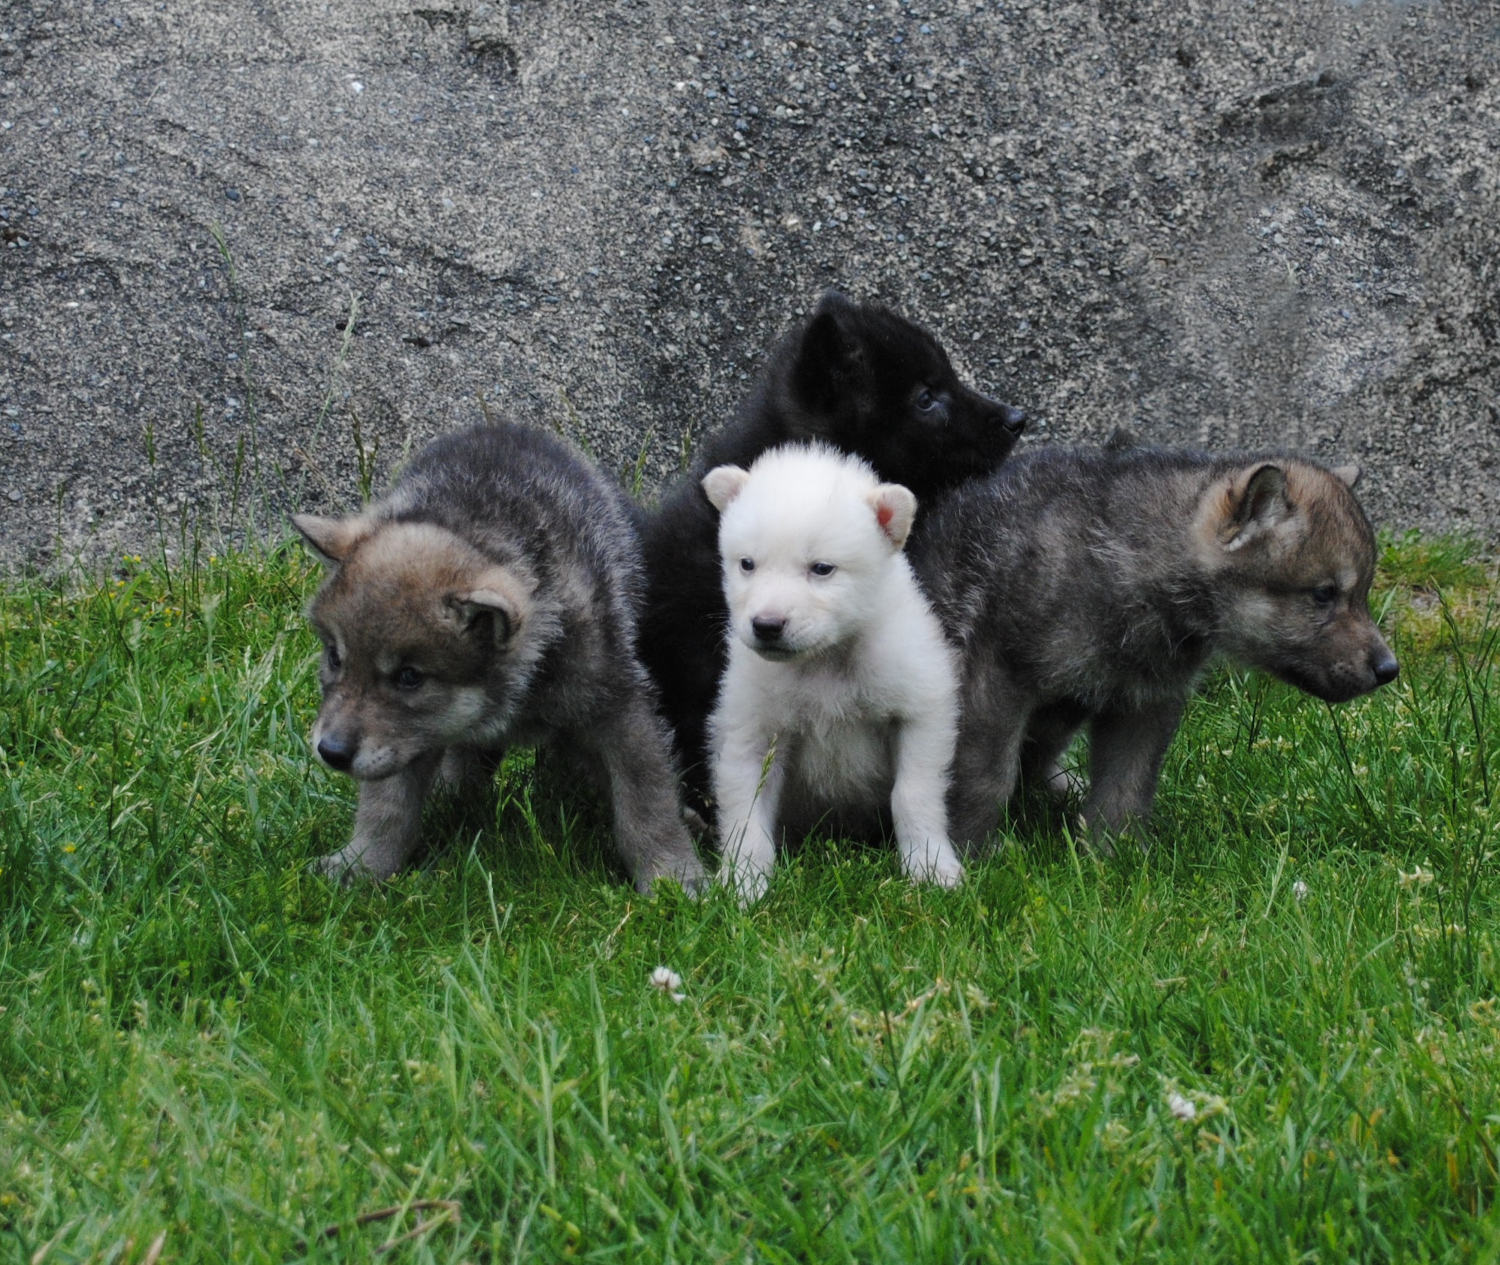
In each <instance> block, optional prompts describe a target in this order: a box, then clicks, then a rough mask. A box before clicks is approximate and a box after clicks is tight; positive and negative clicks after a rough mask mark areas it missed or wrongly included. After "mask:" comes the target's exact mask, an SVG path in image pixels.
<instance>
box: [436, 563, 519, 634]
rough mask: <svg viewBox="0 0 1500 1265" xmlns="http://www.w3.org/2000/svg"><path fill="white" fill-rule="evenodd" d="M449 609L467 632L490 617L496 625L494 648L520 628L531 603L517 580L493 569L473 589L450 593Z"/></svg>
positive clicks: (478, 580) (497, 569)
mask: <svg viewBox="0 0 1500 1265" xmlns="http://www.w3.org/2000/svg"><path fill="white" fill-rule="evenodd" d="M444 601H445V603H446V604H447V607H448V609H449V610H450V611H451V612H453V614H454V615H455V616H457V618H458V619H459V621H460V622H461V623H462V625H463V627H464V628H466V629H468V628H472V627H474V626H475V625H476V624H477V623H478V622H479V621H480V620H481V619H484V618H486V617H488V618H489V619H490V620H492V621H493V624H494V636H495V645H496V646H497V647H499V646H505V645H506V644H508V643H509V642H510V640H511V638H513V637H514V636H515V635H516V633H517V631H518V630H519V629H520V627H521V621H522V619H523V618H524V617H525V614H526V611H527V608H528V606H529V602H528V599H527V595H526V592H525V590H524V589H522V587H521V586H520V585H519V584H518V583H517V582H516V577H515V576H514V575H512V574H511V573H510V572H509V571H507V570H506V569H505V568H504V567H490V568H489V570H487V571H484V572H481V573H480V574H479V575H478V576H476V577H475V578H474V587H473V588H471V589H468V590H466V591H464V592H455V593H449V594H448V596H447V597H446V598H445V599H444Z"/></svg>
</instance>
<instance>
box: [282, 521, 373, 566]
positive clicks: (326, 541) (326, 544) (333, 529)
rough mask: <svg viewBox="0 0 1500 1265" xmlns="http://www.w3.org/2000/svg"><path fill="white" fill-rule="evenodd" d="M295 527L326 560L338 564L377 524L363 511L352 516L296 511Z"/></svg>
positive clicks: (319, 555)
mask: <svg viewBox="0 0 1500 1265" xmlns="http://www.w3.org/2000/svg"><path fill="white" fill-rule="evenodd" d="M292 526H293V527H295V528H296V529H297V530H298V531H299V532H301V533H302V539H303V540H305V541H307V543H308V544H309V545H310V546H311V547H312V550H313V552H314V553H316V554H317V555H318V557H320V558H322V559H323V561H324V562H327V563H329V564H336V563H340V562H342V561H343V560H344V559H345V558H347V557H348V556H349V551H350V550H352V549H353V548H354V546H355V545H357V544H359V542H360V541H361V540H363V539H364V538H365V537H366V536H368V535H369V534H370V531H371V529H372V527H373V524H372V523H371V522H370V520H369V519H368V518H366V517H365V516H364V515H363V514H355V515H353V516H352V517H350V518H323V517H321V516H320V515H317V514H293V515H292Z"/></svg>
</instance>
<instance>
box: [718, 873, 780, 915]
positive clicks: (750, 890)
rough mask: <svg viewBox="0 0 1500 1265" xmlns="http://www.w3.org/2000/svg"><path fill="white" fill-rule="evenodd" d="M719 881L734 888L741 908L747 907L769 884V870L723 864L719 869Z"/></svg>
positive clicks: (764, 891) (764, 892) (759, 896)
mask: <svg viewBox="0 0 1500 1265" xmlns="http://www.w3.org/2000/svg"><path fill="white" fill-rule="evenodd" d="M719 882H720V883H721V884H723V885H724V886H725V887H729V888H732V889H733V890H734V893H735V895H736V896H738V897H739V899H740V908H741V909H749V908H750V906H751V905H753V904H755V902H756V901H758V900H759V899H760V898H761V897H762V896H764V895H765V894H766V888H768V887H769V886H770V885H771V872H770V870H765V869H760V868H759V867H752V866H744V865H741V866H734V865H725V866H723V867H722V868H721V869H720V870H719Z"/></svg>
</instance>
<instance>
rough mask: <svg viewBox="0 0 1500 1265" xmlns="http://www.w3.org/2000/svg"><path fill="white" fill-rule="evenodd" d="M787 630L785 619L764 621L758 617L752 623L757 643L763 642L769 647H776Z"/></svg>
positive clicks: (751, 626) (751, 627)
mask: <svg viewBox="0 0 1500 1265" xmlns="http://www.w3.org/2000/svg"><path fill="white" fill-rule="evenodd" d="M785 628H786V620H784V619H762V618H761V617H760V616H759V615H757V616H756V617H755V618H754V619H752V620H751V621H750V629H751V631H752V632H753V633H754V634H755V639H756V641H763V642H765V643H766V644H767V645H775V643H776V642H778V641H780V640H781V634H782V631H783V630H784V629H785Z"/></svg>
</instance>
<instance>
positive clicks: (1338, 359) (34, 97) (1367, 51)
mask: <svg viewBox="0 0 1500 1265" xmlns="http://www.w3.org/2000/svg"><path fill="white" fill-rule="evenodd" d="M1497 260H1500V5H1497V4H1495V3H1492V2H1490V0H1426V2H1424V0H1402V2H1396V0H1359V2H1355V0H1094V2H1093V3H1067V2H1065V0H1007V2H1005V3H999V2H996V0H984V2H983V3H981V2H980V0H942V2H938V0H932V2H931V3H927V2H923V0H913V2H912V3H904V2H901V0H869V2H865V3H833V2H829V0H786V2H785V3H757V4H739V3H731V2H730V0H716V2H714V3H659V2H657V0H613V2H604V0H595V2H583V0H521V2H519V3H513V4H508V5H507V4H503V3H499V4H488V3H477V4H476V3H465V2H462V0H339V2H337V3H331V2H330V3H316V2H314V0H261V2H258V3H250V2H249V0H227V2H225V3H219V4H211V5H209V4H198V3H188V2H187V0H166V2H164V3H159V2H157V0H112V2H111V3H109V4H94V3H84V2H83V0H8V2H7V4H6V5H5V6H4V7H3V8H0V564H3V565H6V566H10V567H15V566H18V565H20V566H29V565H41V566H47V565H54V564H56V563H58V562H60V561H65V560H67V559H68V558H71V557H74V556H78V555H82V556H86V557H91V558H95V559H103V558H107V557H108V555H109V553H110V552H111V551H117V550H133V551H137V552H141V551H145V550H150V549H155V548H158V547H162V546H163V545H165V546H166V547H170V548H177V547H180V544H181V542H182V541H184V540H190V539H192V538H194V537H196V538H198V539H199V540H200V541H205V540H206V541H209V542H214V541H218V540H220V539H221V538H223V537H224V536H228V537H238V536H240V535H242V534H243V533H245V532H252V533H258V534H261V535H272V536H274V535H278V534H280V533H282V532H283V531H284V528H283V526H282V518H281V516H282V514H283V513H284V512H285V511H286V510H287V509H289V508H318V509H340V508H347V507H351V506H352V505H354V504H355V503H356V502H357V500H358V497H359V492H360V488H361V485H362V483H369V482H371V481H373V483H374V484H375V486H377V487H378V486H379V485H380V484H381V483H382V481H383V480H384V478H385V477H386V475H387V474H388V472H389V470H390V469H391V467H392V465H393V463H394V462H396V461H398V460H399V459H400V456H401V454H402V453H404V452H406V451H408V450H409V449H410V448H411V446H412V445H414V444H418V443H420V442H421V441H422V440H423V439H425V438H426V437H428V436H429V435H431V434H433V433H436V432H438V431H441V430H444V429H448V428H451V427H456V426H459V425H463V424H466V423H469V422H472V421H475V420H478V419H479V418H480V417H481V416H482V415H483V412H484V411H485V410H486V409H488V410H490V411H492V412H494V413H499V414H505V415H509V416H513V417H516V418H519V419H523V420H527V421H531V422H536V423H539V424H543V425H549V426H554V427H557V428H559V429H561V430H563V431H565V432H567V433H569V434H572V435H574V436H575V437H577V438H579V439H581V440H582V441H584V442H585V443H586V444H587V445H588V446H589V447H590V449H591V450H592V451H593V452H594V453H595V455H596V456H597V457H598V458H599V459H600V460H601V461H602V462H603V463H605V464H606V465H607V466H608V467H609V468H611V469H613V470H615V471H617V472H619V473H621V475H622V476H623V477H626V478H628V479H631V480H636V479H639V481H640V485H641V486H642V488H643V490H644V491H645V492H646V493H647V494H649V492H650V490H651V488H652V487H653V486H654V485H655V484H656V483H657V482H658V481H659V480H660V479H661V478H663V477H665V476H666V475H668V474H669V473H670V472H671V471H672V470H673V469H675V468H676V465H677V464H678V462H679V460H680V456H681V453H682V451H683V450H684V446H685V445H688V444H690V443H691V442H692V439H693V437H694V436H696V435H697V434H699V433H701V431H702V430H703V429H705V428H707V427H710V426H712V425H714V424H715V423H716V422H717V421H718V420H719V419H720V418H722V417H724V416H725V415H726V414H727V413H728V412H729V411H730V410H732V408H733V407H734V405H735V403H736V401H737V400H738V399H739V398H740V397H741V395H742V393H743V392H744V390H745V387H746V383H747V379H748V377H749V376H750V375H752V374H753V373H754V372H755V370H756V368H757V366H758V364H759V363H760V360H761V357H762V355H763V352H764V350H765V348H766V347H767V346H768V345H769V344H770V342H771V341H772V340H773V339H774V338H775V336H776V335H777V334H778V333H779V332H780V331H781V330H783V329H784V328H785V327H786V326H787V325H789V324H790V323H791V322H793V321H795V320H797V319H799V318H800V317H801V316H802V315H803V314H805V312H806V311H807V310H808V309H809V308H810V306H811V305H812V303H813V302H814V301H815V300H816V298H817V295H818V294H819V293H820V292H821V290H822V289H823V288H824V287H826V286H828V285H830V284H837V285H840V286H841V287H843V288H845V289H847V290H848V291H850V292H851V293H852V294H854V295H856V296H858V297H861V298H875V299H880V300H883V301H886V302H888V303H890V304H892V305H894V306H897V307H898V308H900V309H902V310H903V311H905V312H907V313H908V314H910V315H912V316H914V317H915V318H917V319H918V320H920V321H922V322H923V323H925V324H928V325H929V326H930V327H932V328H933V329H934V330H935V331H936V332H938V333H939V334H940V336H941V337H943V338H944V340H945V341H946V343H947V344H948V346H949V347H950V349H951V350H952V351H953V352H954V356H955V359H956V360H957V361H958V362H959V363H960V364H961V365H962V366H963V367H964V368H965V369H966V370H967V372H968V373H969V374H970V375H971V376H972V377H973V378H974V379H975V380H976V381H977V383H978V385H980V386H981V387H982V388H983V389H986V390H988V391H991V392H992V393H995V394H999V395H1001V396H1003V397H1004V398H1007V399H1009V400H1012V401H1014V402H1016V403H1019V404H1021V405H1023V406H1024V407H1026V408H1027V410H1028V411H1029V412H1030V413H1031V415H1032V417H1033V419H1034V423H1033V429H1032V434H1031V441H1034V440H1036V439H1046V438H1059V439H1070V440H1083V441H1089V440H1097V439H1101V438H1103V437H1104V436H1105V435H1107V434H1108V433H1109V432H1110V431H1111V430H1112V429H1113V427H1115V426H1116V425H1118V424H1123V425H1127V426H1129V427H1130V428H1131V429H1133V430H1135V431H1136V432H1138V433H1139V434H1140V435H1141V436H1142V437H1143V438H1144V439H1146V440H1148V441H1152V442H1160V443H1187V444H1195V445H1211V446H1251V445H1266V444H1277V445H1290V446H1293V447H1296V448H1299V449H1303V450H1305V451H1307V452H1309V453H1310V454H1312V455H1314V456H1317V457H1322V458H1326V459H1339V460H1344V459H1349V458H1352V459H1355V460H1358V461H1360V462H1361V463H1363V464H1364V465H1365V467H1366V470H1367V480H1366V482H1365V483H1364V484H1362V491H1363V493H1364V497H1365V500H1366V502H1367V504H1368V505H1369V507H1370V509H1371V511H1372V515H1373V516H1374V517H1375V518H1376V519H1377V521H1379V522H1381V523H1382V524H1384V525H1386V526H1388V527H1391V528H1397V529H1400V528H1406V527H1419V528H1423V529H1428V530H1443V531H1452V530H1459V531H1468V532H1472V533H1475V534H1478V535H1480V536H1481V537H1484V538H1486V539H1488V540H1491V541H1493V540H1494V539H1496V537H1497V536H1500V486H1497V485H1500V466H1497V465H1496V460H1497V455H1500V411H1497V409H1500V391H1497V387H1500V262H1497Z"/></svg>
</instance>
